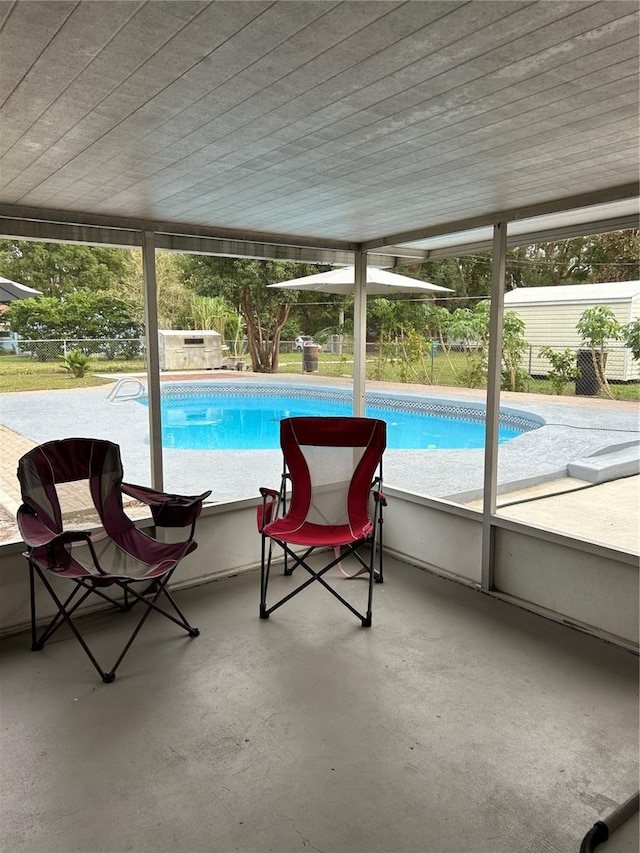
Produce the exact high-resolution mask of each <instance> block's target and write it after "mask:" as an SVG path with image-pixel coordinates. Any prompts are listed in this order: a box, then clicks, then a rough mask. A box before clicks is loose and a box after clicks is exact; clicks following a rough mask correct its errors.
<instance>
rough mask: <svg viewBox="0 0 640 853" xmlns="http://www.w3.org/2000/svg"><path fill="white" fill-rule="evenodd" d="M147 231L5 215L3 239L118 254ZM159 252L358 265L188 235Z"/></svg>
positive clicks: (419, 254) (378, 260) (166, 241)
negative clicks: (101, 249) (94, 248)
mask: <svg viewBox="0 0 640 853" xmlns="http://www.w3.org/2000/svg"><path fill="white" fill-rule="evenodd" d="M143 233H154V232H143V231H136V230H131V229H125V228H112V227H107V226H104V225H101V226H96V225H73V224H69V223H62V222H45V221H41V220H35V219H16V218H12V217H2V216H0V236H1V237H2V238H3V239H14V240H36V241H38V242H41V243H67V244H68V243H80V244H82V245H85V246H111V247H114V248H118V249H139V248H141V246H142V240H143V237H142V235H143ZM155 246H156V250H164V251H167V252H180V253H183V254H194V255H220V256H222V257H227V258H229V257H230V258H234V257H235V258H254V259H260V260H270V261H294V262H298V263H308V264H336V265H340V264H343V265H345V266H351V264H353V252H352V251H351V250H347V249H331V248H322V247H320V246H319V247H318V248H311V247H304V246H296V245H284V244H277V243H263V242H257V241H255V240H254V241H248V240H247V241H242V240H231V239H228V238H219V237H199V236H195V235H194V236H189V235H187V234H168V233H166V232H160V233H156V234H155ZM427 254H428V253H427V252H425V251H423V250H421V249H415V250H414V249H402V248H398V247H394V251H393V253H392V254H391V253H389V252H384V253H382V254H373V255H370V256H369V257H370V264H371V266H375V267H392V266H395V265H396V264H397V263H398V261H399V260H400V258H406V259H409V260H419V259H424V258H425V257H426V255H427Z"/></svg>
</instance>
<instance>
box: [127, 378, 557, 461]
mask: <svg viewBox="0 0 640 853" xmlns="http://www.w3.org/2000/svg"><path fill="white" fill-rule="evenodd" d="M254 390H255V389H254ZM204 391H205V389H198V392H197V393H195V392H194V393H185V390H184V387H183V388H181V389H178V390H176V391H175V392H172V391H171V390H169V389H167V390H165V389H163V395H162V444H163V446H164V447H167V448H177V449H182V450H271V449H277V448H279V446H280V438H279V435H280V434H279V424H280V420H281V419H282V418H288V417H297V416H301V415H324V416H327V415H341V416H349V415H351V414H352V412H353V408H352V402H351V399H350V398H349V397H348V396H347V395H343V399H340V395H337V394H336V393H328V394H326V395H324V396H323V395H322V394H318V393H317V392H316V393H315V394H311V395H308V396H307V395H305V394H302V395H301V396H298V395H297V394H295V395H294V393H287V392H284V390H283V389H279V390H278V391H276V392H274V391H271V393H265V392H264V391H263V392H262V393H252V390H251V389H249V388H243V389H242V392H241V393H240V392H236V393H216V391H217V389H215V390H214V389H210V390H207V391H206V393H203V392H204ZM336 397H337V398H338V399H336ZM140 402H143V403H146V400H145V399H144V398H143V399H141V400H140ZM407 405H408V404H407ZM420 406H421V409H422V410H419V411H411V410H410V408H406V407H405V405H404V404H403V403H402V402H401V401H400V402H398V401H395V402H394V403H393V404H389V405H386V406H385V405H384V401H380V400H378V401H372V403H371V404H370V405H368V406H367V408H366V414H367V417H372V418H380V419H382V420H384V421H386V423H387V447H389V448H391V449H412V450H427V449H433V450H435V449H444V448H448V449H451V448H459V449H460V448H463V449H464V448H466V449H471V448H481V447H483V446H484V432H485V425H484V419H483V417H484V413H483V412H481V413H480V415H479V414H478V411H477V410H475V411H474V410H473V409H463V410H462V409H461V411H460V416H456V414H457V412H456V409H455V408H453V409H452V408H451V407H447V406H443V405H437V406H434V407H433V408H435V409H438V410H439V411H438V412H437V413H427V412H425V411H424V409H425V405H424V404H420ZM465 414H466V415H467V418H465V417H464V415H465ZM516 421H517V419H516ZM539 425H540V424H536V423H526V422H525V423H524V425H523V424H518V423H516V425H513V426H512V425H511V424H510V425H509V426H501V427H500V431H499V441H500V442H505V441H508V440H509V439H511V438H514V437H515V436H517V435H520V433H522V432H523V431H525V430H528V429H533V428H536V427H537V426H539Z"/></svg>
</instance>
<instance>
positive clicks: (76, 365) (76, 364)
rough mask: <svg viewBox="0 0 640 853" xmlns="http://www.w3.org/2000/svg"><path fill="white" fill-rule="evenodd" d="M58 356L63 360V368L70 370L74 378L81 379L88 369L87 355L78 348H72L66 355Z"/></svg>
mask: <svg viewBox="0 0 640 853" xmlns="http://www.w3.org/2000/svg"><path fill="white" fill-rule="evenodd" d="M60 358H61V359H62V361H63V365H62V366H63V367H64V369H65V370H70V371H71V373H73V375H74V376H75V378H76V379H82V377H83V376H84V375H85V373H86V372H87V370H88V369H89V356H87V355H85V354H84V353H82V352H80V350H78V349H74V350H73V352H70V353H68V354H67V355H61V356H60Z"/></svg>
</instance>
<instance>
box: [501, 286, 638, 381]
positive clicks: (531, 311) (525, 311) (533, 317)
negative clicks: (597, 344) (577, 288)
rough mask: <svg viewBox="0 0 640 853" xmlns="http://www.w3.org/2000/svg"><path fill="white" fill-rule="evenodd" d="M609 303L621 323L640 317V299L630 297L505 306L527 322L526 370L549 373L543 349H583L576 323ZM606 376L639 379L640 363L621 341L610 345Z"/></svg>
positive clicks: (619, 378) (621, 379)
mask: <svg viewBox="0 0 640 853" xmlns="http://www.w3.org/2000/svg"><path fill="white" fill-rule="evenodd" d="M604 304H606V305H608V306H609V308H611V310H612V311H613V313H614V315H615V317H616V319H617V320H618V322H619V323H621V324H622V325H626V324H627V323H629V322H631V321H632V320H635V319H636V318H637V317H638V316H640V300H638V299H627V300H624V301H618V302H604V301H602V300H598V301H589V302H587V301H584V302H572V303H566V302H565V303H563V302H548V303H537V304H532V305H506V306H505V308H506V309H507V310H510V311H515V312H516V314H517V315H518V316H519V317H520V318H521V319H522V320H523V322H524V323H525V338H526V339H527V342H528V344H529V346H530V347H531V352H530V361H529V364H528V365H527V369H528V370H529V372H530V373H531V374H532V375H533V376H546V375H547V373H548V371H549V362H548V361H547V359H546V358H543V357H542V356H540V348H541V347H543V346H550V347H552V348H553V349H555V350H564V349H567V348H568V349H575V350H578V349H581V348H583V346H584V344H583V342H582V339H581V338H580V335H579V334H578V330H577V328H576V326H577V323H578V321H579V319H580V317H581V315H582V313H583V312H584V311H586V310H587V309H588V308H594V307H596V306H597V305H604ZM607 350H608V356H607V367H606V373H607V379H609V380H617V381H622V382H629V381H633V380H638V379H640V365H638V362H637V361H635V360H634V359H633V357H632V356H631V353H630V352H629V350H628V349H627V348H626V347H625V346H624V345H623V344H622V343H621V342H612V343H611V344H610V345H609V346H608V348H607Z"/></svg>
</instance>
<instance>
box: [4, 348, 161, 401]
mask: <svg viewBox="0 0 640 853" xmlns="http://www.w3.org/2000/svg"><path fill="white" fill-rule="evenodd" d="M145 369H146V368H145V363H144V361H143V359H141V358H137V359H131V360H128V361H125V360H124V359H122V360H116V361H108V360H107V359H100V360H99V361H98V359H95V360H94V361H93V362H91V363H90V365H89V372H88V373H87V374H86V375H85V376H83V377H82V378H81V379H76V378H75V377H74V376H73V375H72V374H71V373H70V372H69V371H68V370H65V368H64V367H63V366H62V362H61V361H38V360H37V359H35V358H28V357H24V356H19V355H4V356H1V357H0V393H1V392H6V391H50V390H59V389H61V388H89V387H91V386H94V385H104V384H106V383H108V382H109V381H110V380H108V379H101V378H100V377H99V376H96V375H94V373H93V371H94V370H95V371H96V372H99V373H141V372H144V370H145Z"/></svg>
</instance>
